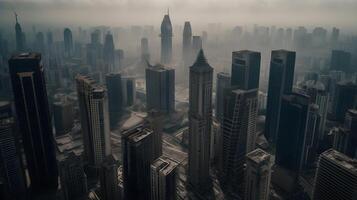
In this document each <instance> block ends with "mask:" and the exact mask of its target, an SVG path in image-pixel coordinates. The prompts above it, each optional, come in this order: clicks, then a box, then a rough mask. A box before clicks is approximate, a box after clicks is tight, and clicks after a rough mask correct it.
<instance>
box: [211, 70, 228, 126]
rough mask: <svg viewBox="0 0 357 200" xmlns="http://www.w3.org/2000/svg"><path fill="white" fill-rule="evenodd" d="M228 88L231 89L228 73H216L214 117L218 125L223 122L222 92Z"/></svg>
mask: <svg viewBox="0 0 357 200" xmlns="http://www.w3.org/2000/svg"><path fill="white" fill-rule="evenodd" d="M230 87H231V76H230V75H229V74H228V73H224V72H219V73H217V81H216V109H215V111H216V112H215V115H216V119H217V120H218V121H219V122H220V123H222V122H223V111H224V95H223V94H224V90H226V89H228V88H230Z"/></svg>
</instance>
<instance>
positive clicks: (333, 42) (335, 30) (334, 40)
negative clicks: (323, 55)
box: [330, 27, 340, 47]
mask: <svg viewBox="0 0 357 200" xmlns="http://www.w3.org/2000/svg"><path fill="white" fill-rule="evenodd" d="M339 35H340V29H338V28H336V27H333V28H332V33H331V41H330V42H331V46H332V47H335V46H336V45H337V42H338V37H339Z"/></svg>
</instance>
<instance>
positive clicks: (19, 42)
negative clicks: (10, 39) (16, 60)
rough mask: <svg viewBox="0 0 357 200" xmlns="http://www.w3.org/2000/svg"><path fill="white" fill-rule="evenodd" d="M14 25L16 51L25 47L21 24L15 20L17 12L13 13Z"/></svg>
mask: <svg viewBox="0 0 357 200" xmlns="http://www.w3.org/2000/svg"><path fill="white" fill-rule="evenodd" d="M15 18H16V25H15V33H16V51H19V52H20V51H23V50H24V49H25V43H24V35H23V33H22V29H21V26H20V24H19V21H18V20H17V14H16V13H15Z"/></svg>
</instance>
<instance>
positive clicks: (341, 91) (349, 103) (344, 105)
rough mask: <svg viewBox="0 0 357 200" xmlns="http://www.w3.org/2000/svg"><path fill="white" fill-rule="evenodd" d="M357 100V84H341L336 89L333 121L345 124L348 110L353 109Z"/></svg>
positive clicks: (332, 108) (333, 102)
mask: <svg viewBox="0 0 357 200" xmlns="http://www.w3.org/2000/svg"><path fill="white" fill-rule="evenodd" d="M356 99H357V84H354V83H352V82H340V83H337V85H336V87H335V92H334V96H333V100H332V105H331V111H332V113H331V114H332V116H333V119H335V120H337V121H341V122H343V120H344V118H345V114H346V112H347V110H348V109H351V108H353V106H354V104H355V101H356Z"/></svg>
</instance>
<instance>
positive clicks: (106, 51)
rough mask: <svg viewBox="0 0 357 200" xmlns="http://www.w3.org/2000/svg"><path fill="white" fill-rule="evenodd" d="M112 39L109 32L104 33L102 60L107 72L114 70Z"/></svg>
mask: <svg viewBox="0 0 357 200" xmlns="http://www.w3.org/2000/svg"><path fill="white" fill-rule="evenodd" d="M114 50H115V48H114V40H113V35H112V34H111V33H109V32H108V33H107V34H106V35H105V40H104V46H103V61H104V64H105V65H106V67H107V68H108V72H113V71H114Z"/></svg>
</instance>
